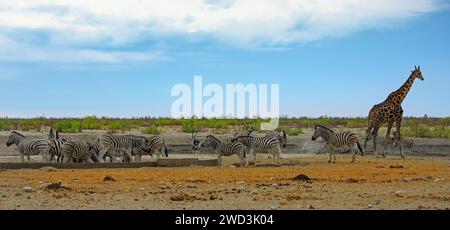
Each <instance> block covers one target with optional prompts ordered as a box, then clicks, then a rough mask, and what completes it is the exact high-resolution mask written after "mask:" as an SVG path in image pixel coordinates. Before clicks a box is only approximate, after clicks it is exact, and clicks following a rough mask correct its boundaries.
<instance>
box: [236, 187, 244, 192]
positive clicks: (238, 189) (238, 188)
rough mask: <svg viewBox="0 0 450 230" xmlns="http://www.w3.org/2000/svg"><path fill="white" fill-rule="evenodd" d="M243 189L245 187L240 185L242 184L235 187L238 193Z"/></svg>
mask: <svg viewBox="0 0 450 230" xmlns="http://www.w3.org/2000/svg"><path fill="white" fill-rule="evenodd" d="M244 190H245V187H244V186H242V185H241V186H239V187H237V188H236V192H238V193H241V192H243V191H244Z"/></svg>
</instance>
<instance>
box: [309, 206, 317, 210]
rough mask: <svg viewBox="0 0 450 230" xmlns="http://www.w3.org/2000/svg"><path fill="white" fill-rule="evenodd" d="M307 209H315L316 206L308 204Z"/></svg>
mask: <svg viewBox="0 0 450 230" xmlns="http://www.w3.org/2000/svg"><path fill="white" fill-rule="evenodd" d="M308 209H309V210H314V209H316V208H314V206H312V205H310V206H308Z"/></svg>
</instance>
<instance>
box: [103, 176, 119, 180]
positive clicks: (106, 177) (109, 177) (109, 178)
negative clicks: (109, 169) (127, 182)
mask: <svg viewBox="0 0 450 230" xmlns="http://www.w3.org/2000/svg"><path fill="white" fill-rule="evenodd" d="M103 181H116V179H114V177H112V176H105V177H103Z"/></svg>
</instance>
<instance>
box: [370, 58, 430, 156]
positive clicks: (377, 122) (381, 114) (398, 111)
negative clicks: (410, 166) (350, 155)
mask: <svg viewBox="0 0 450 230" xmlns="http://www.w3.org/2000/svg"><path fill="white" fill-rule="evenodd" d="M416 78H417V79H420V80H421V81H423V80H424V78H423V76H422V72H421V71H420V66H419V67H416V66H415V67H414V70H412V71H411V75H410V76H409V77H408V79H407V80H406V82H405V83H404V84H403V85H402V86H401V87H400V88H399V89H398V90H396V91H394V92H392V93H391V94H389V96H388V97H387V98H386V100H384V101H383V102H382V103H380V104H377V105H375V106H373V108H372V109H371V110H370V112H369V119H368V125H369V127H368V129H367V133H366V140H365V142H364V149H366V145H367V141H369V139H370V136H372V138H373V146H374V153H375V155H377V156H378V153H377V143H376V142H377V136H378V130H379V129H380V126H382V125H383V124H385V123H387V134H386V141H385V145H384V151H383V152H382V156H383V157H386V156H385V153H384V152H385V151H386V148H387V143H388V139H389V137H390V135H391V129H392V126H393V125H394V122H395V123H396V128H397V132H396V135H395V136H394V138H396V139H397V140H398V143H402V142H401V141H400V140H401V137H400V128H401V125H402V117H403V109H402V102H403V100H404V99H405V97H406V95H407V94H408V92H409V90H410V89H411V86H412V85H413V83H414V80H415V79H416ZM400 155H401V157H402V158H404V157H405V155H404V154H403V145H402V144H401V145H400Z"/></svg>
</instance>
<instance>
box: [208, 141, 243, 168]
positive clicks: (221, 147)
mask: <svg viewBox="0 0 450 230" xmlns="http://www.w3.org/2000/svg"><path fill="white" fill-rule="evenodd" d="M200 146H201V147H212V149H213V151H214V153H215V154H217V159H218V161H219V165H222V156H231V155H237V156H238V157H239V160H240V164H241V167H242V166H243V164H244V160H245V147H244V145H243V144H242V143H240V142H231V143H227V144H225V143H222V142H221V141H220V140H219V139H218V138H216V137H214V136H213V135H208V136H207V137H206V140H205V141H204V142H202V143H201V144H200Z"/></svg>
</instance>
